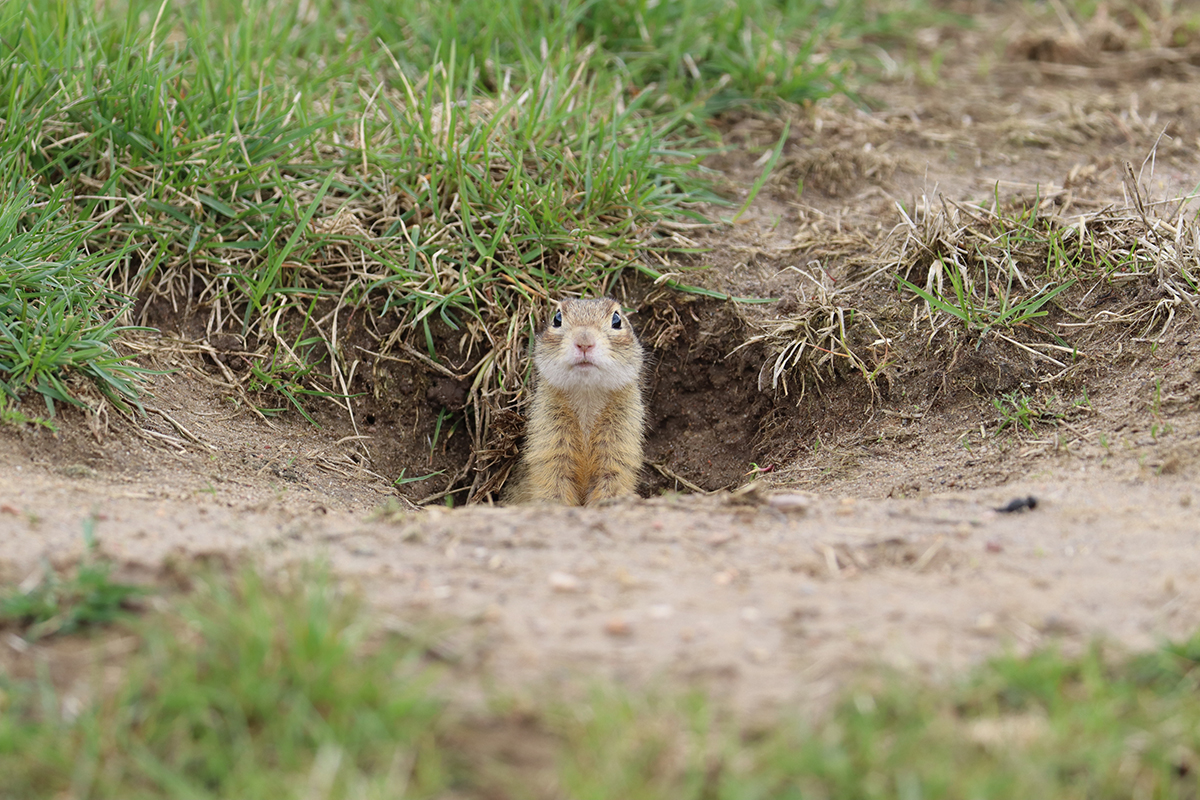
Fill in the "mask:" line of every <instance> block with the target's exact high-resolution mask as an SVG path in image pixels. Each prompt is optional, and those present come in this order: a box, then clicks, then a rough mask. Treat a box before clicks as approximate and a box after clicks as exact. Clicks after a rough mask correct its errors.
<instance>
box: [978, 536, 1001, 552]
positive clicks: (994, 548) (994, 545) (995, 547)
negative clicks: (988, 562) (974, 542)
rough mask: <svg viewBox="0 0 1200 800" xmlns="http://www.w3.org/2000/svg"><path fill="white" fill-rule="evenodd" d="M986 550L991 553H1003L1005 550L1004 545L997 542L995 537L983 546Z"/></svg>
mask: <svg viewBox="0 0 1200 800" xmlns="http://www.w3.org/2000/svg"><path fill="white" fill-rule="evenodd" d="M983 549H984V550H987V551H988V552H989V553H1001V552H1003V551H1004V545H1002V544H1000V543H999V542H997V541H996V540H995V539H988V540H987V544H985V545H984V546H983Z"/></svg>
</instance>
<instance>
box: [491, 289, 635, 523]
mask: <svg viewBox="0 0 1200 800" xmlns="http://www.w3.org/2000/svg"><path fill="white" fill-rule="evenodd" d="M643 360H644V359H643V356H642V346H641V344H640V343H639V342H638V340H637V336H635V335H634V333H633V328H632V326H630V324H629V320H628V319H626V318H625V315H624V314H622V313H621V306H620V304H618V303H617V301H615V300H612V299H610V298H607V297H604V298H600V299H596V300H563V301H562V302H561V303H559V304H558V308H557V309H556V311H555V312H554V317H553V318H552V319H551V321H550V324H549V325H548V326H547V327H546V328H545V330H543V331H542V333H541V334H540V335H539V336H538V337H537V345H536V346H535V347H534V350H533V361H534V365H535V366H536V368H537V383H536V385H535V387H534V392H533V405H532V408H531V410H530V413H529V422H528V424H527V425H526V428H525V437H526V438H525V450H524V452H523V453H522V455H521V463H520V465H519V466H518V472H517V475H516V485H515V487H514V489H513V490H512V492H511V493H510V495H509V500H510V501H511V502H516V503H530V502H533V503H536V502H543V503H545V502H549V503H564V504H566V505H593V504H595V503H596V502H597V501H600V500H603V499H605V498H608V497H618V496H621V495H628V494H632V493H633V491H634V489H635V488H636V487H637V482H638V476H639V473H640V472H641V469H642V437H643V428H644V427H645V422H646V408H645V405H644V404H643V402H642V363H643Z"/></svg>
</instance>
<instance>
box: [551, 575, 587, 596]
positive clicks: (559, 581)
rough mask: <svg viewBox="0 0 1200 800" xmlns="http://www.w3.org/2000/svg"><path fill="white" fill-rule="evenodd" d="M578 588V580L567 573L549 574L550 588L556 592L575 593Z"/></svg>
mask: <svg viewBox="0 0 1200 800" xmlns="http://www.w3.org/2000/svg"><path fill="white" fill-rule="evenodd" d="M579 587H580V582H579V578H576V577H575V576H574V575H572V574H571V573H569V572H551V573H550V588H551V589H553V590H554V591H556V592H577V591H579Z"/></svg>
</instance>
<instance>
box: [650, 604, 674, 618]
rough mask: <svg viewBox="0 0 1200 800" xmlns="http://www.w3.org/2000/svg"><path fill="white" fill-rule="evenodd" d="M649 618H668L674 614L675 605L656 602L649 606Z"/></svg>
mask: <svg viewBox="0 0 1200 800" xmlns="http://www.w3.org/2000/svg"><path fill="white" fill-rule="evenodd" d="M649 614H650V619H670V618H671V617H673V616H674V615H675V607H674V606H672V605H671V604H670V603H656V604H655V605H652V606H650V609H649Z"/></svg>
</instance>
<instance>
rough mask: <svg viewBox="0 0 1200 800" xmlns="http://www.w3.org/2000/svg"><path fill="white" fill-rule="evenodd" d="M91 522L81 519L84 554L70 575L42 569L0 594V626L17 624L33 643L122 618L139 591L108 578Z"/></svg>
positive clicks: (106, 568) (140, 592)
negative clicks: (31, 582) (36, 577)
mask: <svg viewBox="0 0 1200 800" xmlns="http://www.w3.org/2000/svg"><path fill="white" fill-rule="evenodd" d="M93 525H94V521H93V520H91V519H90V518H89V519H88V521H87V522H86V523H85V526H84V539H85V541H86V542H87V553H86V554H85V555H84V557H83V559H82V560H81V561H80V563H79V564H78V565H77V566H76V567H75V570H74V572H73V573H72V574H70V575H69V576H67V577H64V578H60V577H58V576H57V575H55V573H54V572H53V571H52V570H49V569H47V570H46V574H45V575H44V576H43V577H42V579H41V580H40V581H38V583H37V585H35V586H32V587H30V588H29V589H27V590H24V591H22V590H21V589H13V590H11V591H8V592H2V593H0V628H3V627H12V628H16V629H17V631H18V632H19V633H20V635H21V637H22V638H23V639H25V640H26V641H30V642H33V641H37V640H39V639H44V638H47V637H50V636H56V635H67V634H72V633H76V632H79V631H83V630H87V629H90V628H99V627H104V626H107V625H111V624H113V623H115V622H117V621H119V620H122V619H125V618H127V616H128V614H129V611H130V606H131V603H132V601H133V600H134V598H137V597H138V596H140V595H142V594H143V593H144V590H143V589H141V588H139V587H137V586H130V585H128V584H124V583H118V582H116V581H113V580H112V578H111V577H110V576H111V573H112V564H110V563H109V562H108V561H107V560H105V559H104V558H103V557H101V556H100V555H99V554H98V552H97V549H96V540H95V538H94V537H93V535H92V526H93Z"/></svg>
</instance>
